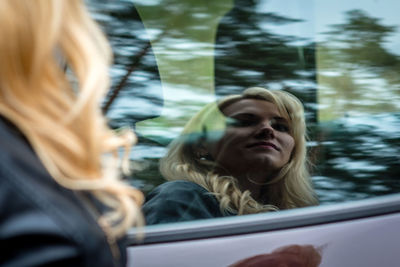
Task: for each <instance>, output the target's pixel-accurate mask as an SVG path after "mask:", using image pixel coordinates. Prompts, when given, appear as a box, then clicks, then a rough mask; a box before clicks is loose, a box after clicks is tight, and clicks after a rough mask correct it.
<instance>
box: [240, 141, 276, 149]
mask: <svg viewBox="0 0 400 267" xmlns="http://www.w3.org/2000/svg"><path fill="white" fill-rule="evenodd" d="M252 147H265V148H273V149H275V150H277V151H279V150H280V149H279V148H278V147H277V146H276V145H275V144H273V143H271V142H266V141H261V142H256V143H251V144H249V145H247V148H252Z"/></svg>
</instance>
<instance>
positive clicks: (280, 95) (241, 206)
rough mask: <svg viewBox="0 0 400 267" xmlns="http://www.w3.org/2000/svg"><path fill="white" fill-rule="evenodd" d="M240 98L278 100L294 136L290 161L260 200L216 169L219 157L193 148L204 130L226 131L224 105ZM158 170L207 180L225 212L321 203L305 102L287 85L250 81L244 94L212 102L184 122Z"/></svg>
mask: <svg viewBox="0 0 400 267" xmlns="http://www.w3.org/2000/svg"><path fill="white" fill-rule="evenodd" d="M241 99H261V100H265V101H268V102H271V103H273V104H275V105H276V106H277V108H278V111H279V112H280V115H281V116H283V117H284V118H285V119H287V120H288V122H289V126H290V127H289V128H290V135H291V136H292V137H293V139H294V141H295V148H294V150H293V151H292V155H291V159H290V160H289V162H288V163H287V164H286V165H285V166H284V167H283V168H282V169H281V170H280V173H279V175H278V176H276V177H275V178H274V179H273V180H272V181H269V182H268V183H267V184H266V190H265V191H264V197H265V198H266V201H265V202H266V203H259V202H257V201H256V200H255V199H253V198H252V197H251V196H250V192H249V191H248V190H246V191H244V192H242V191H241V190H240V189H239V186H238V181H237V179H236V178H235V177H232V176H220V175H218V174H217V173H215V168H216V167H217V166H216V163H215V162H212V161H211V160H205V159H204V158H203V159H202V160H200V159H199V158H198V156H197V155H196V151H195V150H196V149H194V146H196V143H197V142H198V140H200V139H201V138H209V137H206V136H212V133H214V138H216V137H215V135H222V134H223V132H224V129H225V128H226V118H225V116H224V115H223V113H222V112H221V110H223V109H224V108H225V107H227V106H229V105H231V104H232V103H234V102H237V101H239V100H241ZM210 133H211V134H210ZM160 171H161V173H162V174H163V175H164V177H165V178H166V179H167V180H188V181H192V182H195V183H197V184H199V185H201V186H203V187H204V188H205V189H207V190H208V191H209V192H211V193H212V194H214V195H215V196H216V198H217V199H218V200H219V203H220V208H221V211H222V212H230V213H236V214H238V215H240V214H251V213H258V212H263V211H274V210H278V209H290V208H296V207H304V206H310V205H316V204H317V203H318V201H317V198H316V195H315V192H314V190H313V187H312V184H311V180H310V175H309V172H308V161H307V151H306V125H305V119H304V109H303V105H302V103H301V102H300V101H299V100H298V99H297V98H296V97H295V96H293V95H292V94H290V93H287V92H284V91H270V90H267V89H265V88H261V87H252V88H249V89H247V90H245V91H244V92H243V94H242V95H231V96H228V97H226V98H223V99H222V100H220V101H218V103H210V104H208V105H207V106H205V107H204V108H203V109H202V110H201V111H200V112H198V113H197V114H196V115H195V116H194V117H193V118H192V119H191V120H190V121H189V122H188V123H187V124H186V126H185V128H184V129H183V132H182V134H181V136H180V137H179V138H178V139H176V140H174V141H173V142H172V143H171V144H170V146H169V150H168V152H167V154H166V156H165V157H163V158H162V159H161V161H160Z"/></svg>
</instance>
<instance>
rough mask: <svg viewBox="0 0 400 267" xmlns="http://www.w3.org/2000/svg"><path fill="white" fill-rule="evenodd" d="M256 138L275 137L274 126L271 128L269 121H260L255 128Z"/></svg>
mask: <svg viewBox="0 0 400 267" xmlns="http://www.w3.org/2000/svg"><path fill="white" fill-rule="evenodd" d="M255 137H256V138H267V137H268V138H273V137H275V131H274V128H272V126H271V123H270V122H269V121H267V122H262V123H261V124H260V126H259V127H258V129H257V132H256V135H255Z"/></svg>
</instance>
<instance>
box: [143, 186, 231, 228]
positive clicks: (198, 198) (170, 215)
mask: <svg viewBox="0 0 400 267" xmlns="http://www.w3.org/2000/svg"><path fill="white" fill-rule="evenodd" d="M143 213H144V215H145V217H146V224H147V225H151V224H159V223H170V222H183V221H190V220H196V219H208V218H218V217H223V216H229V215H232V214H228V213H225V212H224V213H222V212H221V210H220V207H219V202H218V200H217V199H216V198H215V196H214V195H213V194H212V193H210V192H209V191H207V190H206V189H205V188H203V187H202V186H200V185H198V184H196V183H193V182H189V181H180V180H179V181H172V182H166V183H163V184H161V185H160V186H158V187H156V188H155V189H154V190H153V191H152V192H150V193H149V194H148V196H147V197H146V203H145V204H144V205H143Z"/></svg>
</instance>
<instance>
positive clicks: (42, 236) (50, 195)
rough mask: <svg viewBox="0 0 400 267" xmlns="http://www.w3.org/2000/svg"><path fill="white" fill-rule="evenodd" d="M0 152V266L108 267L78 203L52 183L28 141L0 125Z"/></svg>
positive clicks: (103, 247) (101, 241)
mask: <svg viewBox="0 0 400 267" xmlns="http://www.w3.org/2000/svg"><path fill="white" fill-rule="evenodd" d="M0 147H1V148H2V149H1V150H0V218H1V220H0V247H1V248H2V253H1V254H2V255H1V256H0V265H2V264H5V265H7V264H9V265H17V266H25V265H49V264H55V265H57V264H61V265H63V264H64V265H65V264H69V265H71V266H72V265H79V266H88V265H89V264H90V263H91V262H92V263H93V262H98V263H100V261H97V259H100V258H101V259H102V260H104V262H105V263H106V262H108V263H110V264H112V257H111V253H110V250H109V248H108V244H107V241H106V239H105V237H104V235H103V233H102V231H101V229H100V228H99V227H98V225H97V222H96V220H95V219H94V218H93V217H92V215H91V214H89V212H88V210H87V209H86V208H85V206H84V205H83V203H82V201H81V200H80V199H79V198H78V197H77V195H76V194H75V193H74V192H72V191H71V190H68V189H66V188H64V187H62V186H60V185H59V184H58V183H56V182H55V180H54V179H53V178H52V177H51V176H50V174H49V173H48V172H47V170H46V169H45V167H44V166H43V164H42V163H41V161H40V160H39V158H38V157H37V156H36V154H35V153H34V151H33V150H32V148H31V147H30V145H29V143H28V142H27V141H26V139H24V138H23V136H21V135H18V131H17V130H16V129H13V128H12V127H10V126H8V125H6V124H4V122H3V121H2V120H1V119H0ZM96 254H101V257H98V256H97V257H96ZM99 266H106V265H101V264H100V265H99Z"/></svg>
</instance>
